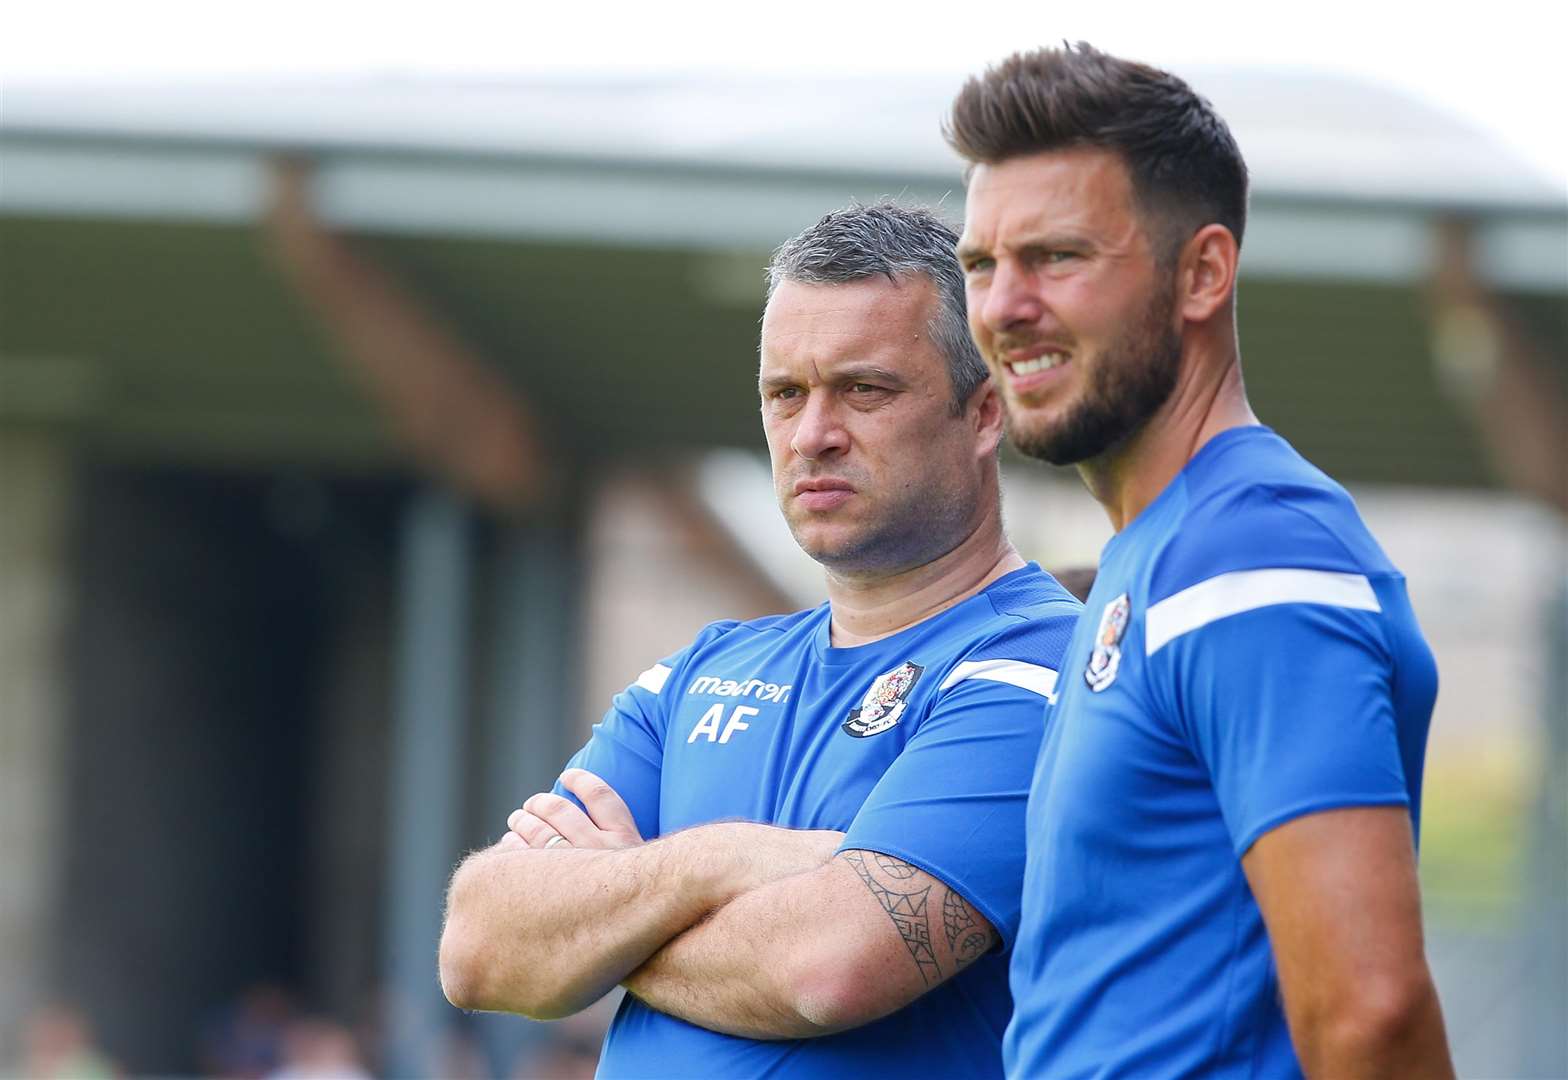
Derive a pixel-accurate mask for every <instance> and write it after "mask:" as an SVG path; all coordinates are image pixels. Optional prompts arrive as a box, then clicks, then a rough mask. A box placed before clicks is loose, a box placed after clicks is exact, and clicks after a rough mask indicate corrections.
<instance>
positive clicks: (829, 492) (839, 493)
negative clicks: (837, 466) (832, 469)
mask: <svg viewBox="0 0 1568 1080" xmlns="http://www.w3.org/2000/svg"><path fill="white" fill-rule="evenodd" d="M854 494H855V489H854V488H852V487H850V485H849V484H848V483H847V482H846V481H843V480H834V479H831V478H818V479H813V480H797V481H796V482H795V489H794V495H795V501H796V502H797V503H799V504H800V505H801V506H804V507H805V508H806V509H807V510H813V511H822V510H832V509H835V508H836V507H839V506H842V505H843V504H844V503H846V502H848V501H849V500H850V499H851V498H852V497H853V496H854Z"/></svg>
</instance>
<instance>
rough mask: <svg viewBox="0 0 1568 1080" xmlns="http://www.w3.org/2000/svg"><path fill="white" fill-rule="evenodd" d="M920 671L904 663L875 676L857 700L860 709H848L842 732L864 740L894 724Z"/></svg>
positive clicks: (906, 702) (917, 665)
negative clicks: (867, 688) (847, 716)
mask: <svg viewBox="0 0 1568 1080" xmlns="http://www.w3.org/2000/svg"><path fill="white" fill-rule="evenodd" d="M924 670H925V668H923V667H921V666H920V665H919V664H917V663H915V662H914V661H913V660H905V661H904V662H903V663H902V664H900V665H898V667H896V668H894V669H893V670H892V671H889V672H887V673H886V674H884V675H878V676H877V677H876V679H875V680H874V681H873V682H872V683H871V689H869V690H867V691H866V696H865V697H863V698H861V700H860V708H858V709H851V710H850V713H849V719H848V720H845V721H844V730H845V731H847V732H848V733H849V734H851V735H853V736H854V737H855V738H857V739H866V738H870V737H871V736H872V735H880V734H882V732H884V731H886V730H887V729H888V728H890V727H892V726H893V725H894V724H896V723H898V718H899V717H900V716H902V715H904V708H905V706H907V705H908V704H909V692H910V691H911V690H913V689H914V688H915V682H916V681H917V680H918V679H919V678H920V673H921V672H922V671H924Z"/></svg>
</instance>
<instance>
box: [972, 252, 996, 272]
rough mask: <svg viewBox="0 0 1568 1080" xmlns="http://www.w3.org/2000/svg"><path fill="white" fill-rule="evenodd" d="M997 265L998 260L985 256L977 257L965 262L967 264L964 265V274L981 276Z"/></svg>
mask: <svg viewBox="0 0 1568 1080" xmlns="http://www.w3.org/2000/svg"><path fill="white" fill-rule="evenodd" d="M995 265H996V260H995V259H992V258H990V257H988V256H984V255H977V256H975V257H973V258H971V259H968V260H967V261H965V263H964V273H966V274H981V273H985V272H986V271H988V270H990V269H991V268H992V267H993V266H995Z"/></svg>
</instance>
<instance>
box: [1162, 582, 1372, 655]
mask: <svg viewBox="0 0 1568 1080" xmlns="http://www.w3.org/2000/svg"><path fill="white" fill-rule="evenodd" d="M1275 604H1327V605H1329V606H1330V607H1343V608H1355V609H1356V610H1358V611H1382V610H1383V606H1382V605H1381V604H1379V603H1378V602H1377V593H1375V592H1373V591H1372V583H1371V582H1370V581H1368V580H1367V579H1366V576H1365V575H1363V574H1343V573H1339V572H1337V571H1333V570H1287V569H1275V570H1237V571H1235V572H1234V573H1230V574H1220V575H1218V576H1216V577H1211V578H1209V580H1207V581H1200V582H1198V584H1196V585H1193V586H1190V587H1188V588H1185V589H1183V590H1182V591H1181V592H1179V593H1176V594H1175V595H1173V596H1168V597H1166V598H1165V599H1164V600H1161V601H1160V602H1159V603H1158V604H1155V605H1154V606H1153V607H1151V608H1149V613H1148V615H1147V616H1146V617H1145V619H1144V632H1143V639H1144V640H1143V651H1144V655H1145V656H1153V655H1154V654H1155V653H1157V652H1159V651H1160V649H1162V648H1164V647H1165V646H1166V645H1169V644H1170V643H1171V642H1172V641H1174V640H1176V639H1177V638H1179V637H1181V636H1182V635H1183V634H1186V633H1190V632H1192V631H1193V630H1197V629H1198V628H1199V627H1203V626H1207V625H1208V624H1209V623H1211V622H1214V621H1215V620H1216V619H1223V618H1225V617H1226V616H1227V615H1239V614H1241V613H1242V612H1243V611H1252V610H1253V609H1254V608H1261V607H1271V606H1273V605H1275Z"/></svg>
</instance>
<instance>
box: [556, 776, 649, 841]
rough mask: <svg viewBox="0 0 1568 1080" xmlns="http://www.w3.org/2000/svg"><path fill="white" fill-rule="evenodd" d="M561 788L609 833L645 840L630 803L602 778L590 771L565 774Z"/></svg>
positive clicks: (562, 777) (595, 822) (596, 823)
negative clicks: (638, 829)
mask: <svg viewBox="0 0 1568 1080" xmlns="http://www.w3.org/2000/svg"><path fill="white" fill-rule="evenodd" d="M561 786H562V787H564V788H565V789H566V790H567V791H570V792H571V793H572V794H573V795H576V796H577V797H578V798H579V799H581V800H582V801H583V805H584V806H586V807H587V808H588V816H589V817H590V818H592V819H593V823H594V824H595V825H597V826H598V827H599V828H601V829H603V830H604V831H605V832H614V833H623V834H629V835H631V836H635V837H637V839H639V840H641V839H642V834H641V833H640V832H638V831H637V819H636V818H634V817H632V812H631V809H630V808H629V807H628V806H627V805H626V800H625V799H623V798H621V796H620V794H619V793H618V792H617V791H616V790H615V789H614V788H613V787H611V786H610V785H609V783H608V782H607V781H605V780H604V779H603V778H602V777H599V776H596V775H594V774H593V773H591V772H589V771H588V770H587V769H567V770H566V771H565V772H563V773H562V774H561Z"/></svg>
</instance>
